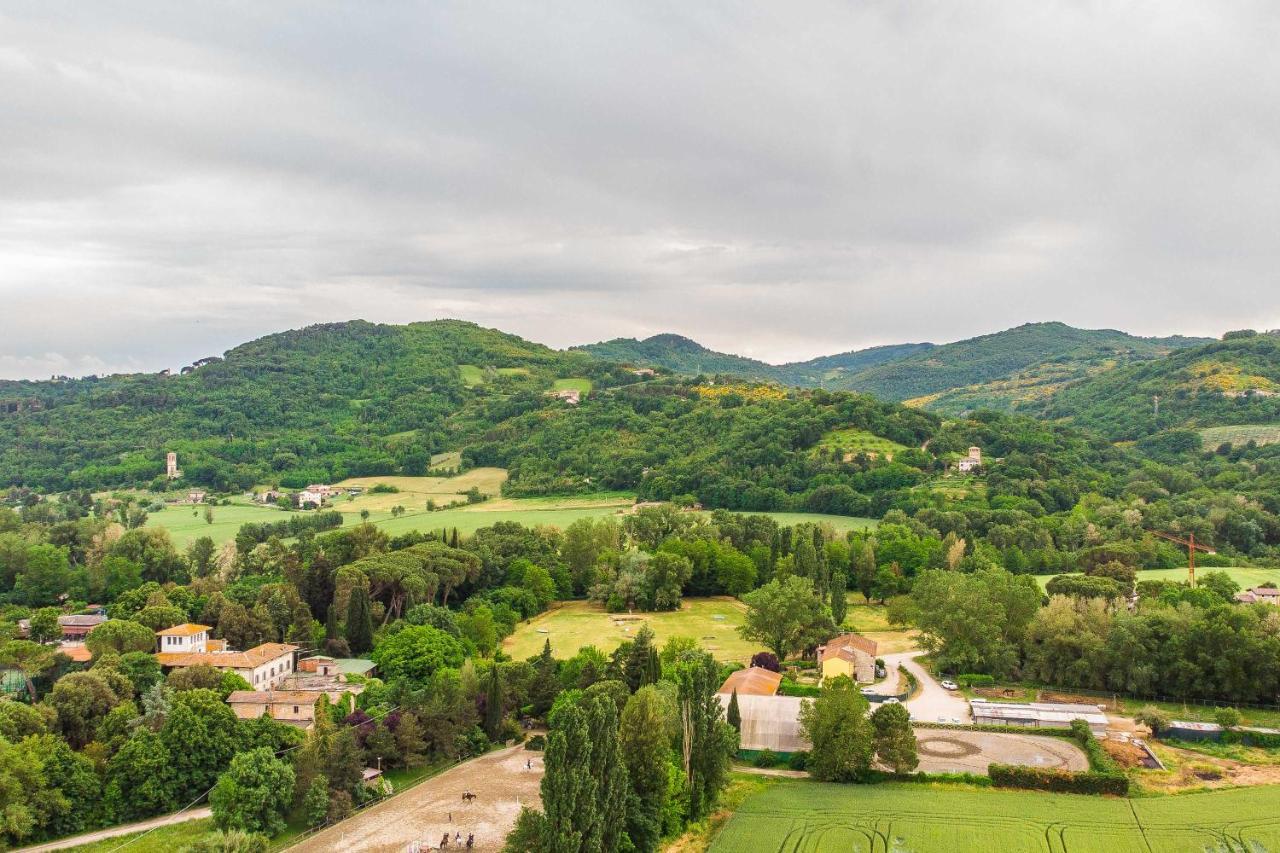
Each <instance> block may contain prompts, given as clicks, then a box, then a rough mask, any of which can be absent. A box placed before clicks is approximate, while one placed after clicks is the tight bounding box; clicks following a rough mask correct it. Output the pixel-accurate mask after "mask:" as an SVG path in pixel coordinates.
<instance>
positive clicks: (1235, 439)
mask: <svg viewBox="0 0 1280 853" xmlns="http://www.w3.org/2000/svg"><path fill="white" fill-rule="evenodd" d="M1200 439H1201V440H1202V441H1203V442H1204V448H1205V450H1216V449H1217V448H1218V446H1219V445H1222V444H1230V445H1232V446H1238V445H1244V444H1248V443H1249V442H1250V441H1256V442H1257V443H1258V444H1259V445H1263V444H1275V443H1276V442H1277V441H1280V424H1249V425H1245V426H1219V427H1207V428H1205V429H1202V430H1200Z"/></svg>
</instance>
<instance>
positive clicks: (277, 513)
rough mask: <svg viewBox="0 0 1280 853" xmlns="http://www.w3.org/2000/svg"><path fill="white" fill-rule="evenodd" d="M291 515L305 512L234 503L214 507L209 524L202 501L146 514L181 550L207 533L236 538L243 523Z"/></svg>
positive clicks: (224, 538) (219, 538)
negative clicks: (211, 520)
mask: <svg viewBox="0 0 1280 853" xmlns="http://www.w3.org/2000/svg"><path fill="white" fill-rule="evenodd" d="M291 515H305V513H299V512H287V511H285V510H282V509H279V508H277V507H275V506H264V505H258V504H248V503H235V504H232V505H231V506H215V507H213V523H212V524H209V523H207V522H206V521H205V520H204V504H195V505H191V506H187V505H185V504H184V505H181V506H170V507H166V508H165V509H163V510H161V511H160V512H153V513H151V514H150V515H148V516H147V527H163V528H164V529H165V530H168V531H169V536H170V538H171V539H173V544H174V546H175V547H177V548H178V549H179V550H181V549H183V548H185V547H187V546H188V545H190V544H191V543H192V542H194V541H195V540H196V539H199V538H200V537H201V536H208V537H209V538H210V539H212V540H213V541H214V542H215V543H216V544H218V545H221V544H222V543H224V542H230V541H231V540H232V539H235V538H236V531H238V530H239V529H240V525H242V524H248V523H250V522H252V523H254V524H262V523H264V522H268V523H269V522H273V521H284V520H285V519H286V518H288V517H289V516H291Z"/></svg>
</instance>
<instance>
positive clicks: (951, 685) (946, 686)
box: [942, 679, 960, 690]
mask: <svg viewBox="0 0 1280 853" xmlns="http://www.w3.org/2000/svg"><path fill="white" fill-rule="evenodd" d="M942 689H943V690H959V689H960V685H959V684H956V683H955V682H954V681H951V680H950V679H948V680H946V681H943V682H942Z"/></svg>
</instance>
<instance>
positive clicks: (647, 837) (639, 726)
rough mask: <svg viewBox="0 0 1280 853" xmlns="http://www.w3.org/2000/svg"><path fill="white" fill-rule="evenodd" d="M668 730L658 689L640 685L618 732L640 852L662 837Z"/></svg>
mask: <svg viewBox="0 0 1280 853" xmlns="http://www.w3.org/2000/svg"><path fill="white" fill-rule="evenodd" d="M735 695H736V694H735ZM666 730H667V726H666V720H665V719H664V718H663V711H662V697H661V696H660V695H659V694H658V689H657V688H656V687H653V686H647V687H642V688H640V690H639V691H637V692H636V694H635V695H634V696H632V697H631V698H630V699H628V700H627V707H626V708H625V709H623V711H622V721H621V723H620V724H619V732H618V738H619V741H620V742H621V744H622V758H623V761H624V762H625V763H626V766H627V780H628V783H629V785H630V788H631V797H630V803H629V804H628V807H627V835H628V836H629V837H630V838H631V843H632V844H633V845H634V846H635V849H636V850H637V851H639V853H652V851H653V850H656V849H657V847H658V842H659V841H660V840H661V838H662V816H663V813H664V812H665V811H666V808H667V798H668V797H669V796H670V776H669V774H668V773H667V768H668V767H669V766H670V763H671V747H670V744H669V742H668V740H667V735H666Z"/></svg>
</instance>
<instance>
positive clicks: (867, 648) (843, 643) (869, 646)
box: [818, 634, 878, 661]
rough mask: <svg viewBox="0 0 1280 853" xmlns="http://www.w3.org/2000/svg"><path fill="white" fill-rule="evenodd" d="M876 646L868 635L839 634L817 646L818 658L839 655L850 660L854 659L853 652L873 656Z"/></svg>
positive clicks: (825, 659) (824, 659)
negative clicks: (823, 644) (824, 643)
mask: <svg viewBox="0 0 1280 853" xmlns="http://www.w3.org/2000/svg"><path fill="white" fill-rule="evenodd" d="M877 648H878V647H877V646H876V641H875V640H873V639H871V638H870V637H864V636H862V635H861V634H841V635H840V636H839V637H833V638H832V639H830V640H828V641H827V644H826V645H825V646H820V647H819V648H818V659H819V660H821V661H827V660H830V659H831V658H837V657H839V658H844V659H845V660H850V661H851V660H853V659H854V652H862V653H863V654H865V655H870V656H871V657H873V658H874V657H875V656H876V649H877Z"/></svg>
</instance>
